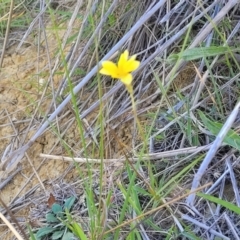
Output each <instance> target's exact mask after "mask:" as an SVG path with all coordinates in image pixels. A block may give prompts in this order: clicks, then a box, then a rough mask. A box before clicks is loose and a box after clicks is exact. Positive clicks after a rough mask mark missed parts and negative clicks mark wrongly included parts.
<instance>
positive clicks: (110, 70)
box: [99, 50, 140, 86]
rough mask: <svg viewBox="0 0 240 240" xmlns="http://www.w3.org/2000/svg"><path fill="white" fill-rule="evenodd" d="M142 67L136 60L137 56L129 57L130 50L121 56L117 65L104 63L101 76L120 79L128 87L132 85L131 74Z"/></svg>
mask: <svg viewBox="0 0 240 240" xmlns="http://www.w3.org/2000/svg"><path fill="white" fill-rule="evenodd" d="M139 65H140V62H139V61H137V60H136V55H133V56H131V57H129V53H128V50H125V51H124V53H122V54H121V56H120V58H119V61H118V63H117V64H115V63H113V62H111V61H103V62H102V69H101V70H100V71H99V72H100V73H101V74H104V75H108V76H111V77H112V78H118V79H120V80H121V81H122V82H123V83H124V84H125V85H126V86H129V85H130V84H131V83H132V74H131V72H133V71H135V70H136V69H137V68H138V67H139Z"/></svg>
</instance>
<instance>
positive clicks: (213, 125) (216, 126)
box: [198, 111, 240, 150]
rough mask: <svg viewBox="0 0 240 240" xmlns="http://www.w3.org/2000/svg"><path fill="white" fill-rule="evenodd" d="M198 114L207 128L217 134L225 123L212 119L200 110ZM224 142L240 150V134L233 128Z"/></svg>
mask: <svg viewBox="0 0 240 240" xmlns="http://www.w3.org/2000/svg"><path fill="white" fill-rule="evenodd" d="M198 114H199V116H200V118H201V120H202V122H203V123H204V125H205V126H206V127H207V129H208V130H209V131H210V132H211V133H212V134H213V135H215V136H216V135H217V134H218V133H219V131H220V130H221V128H222V127H223V124H221V123H218V122H213V121H211V120H210V119H208V118H207V117H206V116H205V115H204V114H203V113H202V112H201V111H198ZM223 142H224V143H226V144H228V145H230V146H232V147H234V148H236V149H237V150H240V136H239V135H238V134H237V133H236V132H235V131H233V130H232V129H230V130H229V131H228V133H227V134H226V136H225V138H224V139H223Z"/></svg>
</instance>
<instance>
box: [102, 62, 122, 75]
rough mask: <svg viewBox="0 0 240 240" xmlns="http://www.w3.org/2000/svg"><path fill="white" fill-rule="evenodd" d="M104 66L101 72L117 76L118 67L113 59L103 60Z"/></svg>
mask: <svg viewBox="0 0 240 240" xmlns="http://www.w3.org/2000/svg"><path fill="white" fill-rule="evenodd" d="M102 66H103V68H102V69H101V70H100V71H99V72H100V73H101V74H104V75H110V76H111V77H112V78H117V76H118V75H117V74H118V68H117V65H116V64H115V63H113V62H111V61H103V62H102Z"/></svg>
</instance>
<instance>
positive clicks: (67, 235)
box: [62, 232, 74, 240]
mask: <svg viewBox="0 0 240 240" xmlns="http://www.w3.org/2000/svg"><path fill="white" fill-rule="evenodd" d="M73 238H74V235H73V234H72V233H70V232H66V233H65V234H64V236H63V237H62V240H71V239H73Z"/></svg>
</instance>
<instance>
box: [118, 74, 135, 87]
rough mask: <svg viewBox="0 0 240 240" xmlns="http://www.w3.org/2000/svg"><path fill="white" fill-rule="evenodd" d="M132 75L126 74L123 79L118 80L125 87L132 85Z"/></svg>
mask: <svg viewBox="0 0 240 240" xmlns="http://www.w3.org/2000/svg"><path fill="white" fill-rule="evenodd" d="M132 79H133V78H132V74H130V73H128V74H127V75H125V76H124V77H122V78H121V79H120V80H121V82H122V83H124V84H125V85H130V84H131V83H132Z"/></svg>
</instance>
